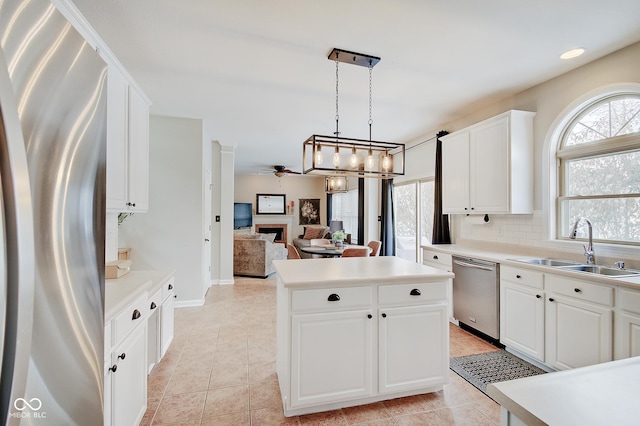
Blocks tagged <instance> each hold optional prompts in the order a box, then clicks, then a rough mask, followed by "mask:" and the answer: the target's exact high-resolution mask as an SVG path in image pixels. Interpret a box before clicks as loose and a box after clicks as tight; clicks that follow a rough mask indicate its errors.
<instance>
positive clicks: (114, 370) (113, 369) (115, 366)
mask: <svg viewBox="0 0 640 426" xmlns="http://www.w3.org/2000/svg"><path fill="white" fill-rule="evenodd" d="M117 369H118V366H117V365H114V366H113V367H109V371H113V372H114V373H115V372H116V370H117Z"/></svg>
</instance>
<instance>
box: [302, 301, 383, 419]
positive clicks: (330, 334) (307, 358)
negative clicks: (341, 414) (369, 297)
mask: <svg viewBox="0 0 640 426" xmlns="http://www.w3.org/2000/svg"><path fill="white" fill-rule="evenodd" d="M372 324H373V320H372V315H371V312H370V311H363V310H357V311H346V312H328V313H319V314H308V315H293V316H292V317H291V325H292V328H291V391H292V392H291V406H292V407H299V406H305V405H311V404H321V403H331V402H336V401H340V400H343V399H345V398H354V397H360V396H367V395H370V394H371V391H372V388H371V376H372V349H373V334H372V333H373V327H372Z"/></svg>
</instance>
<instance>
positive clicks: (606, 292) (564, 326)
mask: <svg viewBox="0 0 640 426" xmlns="http://www.w3.org/2000/svg"><path fill="white" fill-rule="evenodd" d="M545 285H546V290H547V291H546V297H547V300H546V306H545V309H546V333H545V363H546V364H547V365H549V366H551V367H553V368H556V369H559V370H566V369H570V368H577V367H585V366H587V365H593V364H599V363H602V362H607V361H611V360H613V288H611V287H608V286H605V285H600V284H594V283H589V282H584V281H582V280H574V279H568V278H564V277H559V276H555V275H545Z"/></svg>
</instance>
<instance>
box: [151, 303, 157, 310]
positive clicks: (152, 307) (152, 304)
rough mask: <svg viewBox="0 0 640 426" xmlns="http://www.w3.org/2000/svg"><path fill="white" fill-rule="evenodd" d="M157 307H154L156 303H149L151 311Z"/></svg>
mask: <svg viewBox="0 0 640 426" xmlns="http://www.w3.org/2000/svg"><path fill="white" fill-rule="evenodd" d="M157 307H158V306H157V305H156V302H151V306H150V308H151V309H155V308H157Z"/></svg>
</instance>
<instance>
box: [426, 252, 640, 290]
mask: <svg viewBox="0 0 640 426" xmlns="http://www.w3.org/2000/svg"><path fill="white" fill-rule="evenodd" d="M422 248H423V249H427V250H432V251H436V252H440V253H447V254H451V255H458V256H464V257H473V258H476V259H483V260H488V261H490V262H497V263H500V264H501V265H509V266H514V267H519V268H527V269H534V270H538V271H540V272H544V273H552V274H554V275H561V276H564V277H567V278H573V279H587V280H589V281H592V282H599V283H602V284H609V285H620V286H624V287H629V288H635V289H640V276H635V277H621V278H613V277H611V276H607V275H599V274H590V273H584V272H576V271H571V270H566V269H562V268H557V267H550V266H543V265H534V264H530V263H524V262H518V261H517V260H516V259H527V258H538V257H541V258H544V257H551V258H557V259H563V258H564V259H566V257H562V255H560V256H556V255H549V256H539V255H532V254H526V253H523V252H522V251H520V252H506V251H499V250H491V249H485V248H479V247H470V246H464V245H460V244H437V245H423V246H422ZM568 260H571V259H568ZM578 262H580V261H578ZM582 263H584V262H582ZM596 263H597V262H596Z"/></svg>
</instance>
